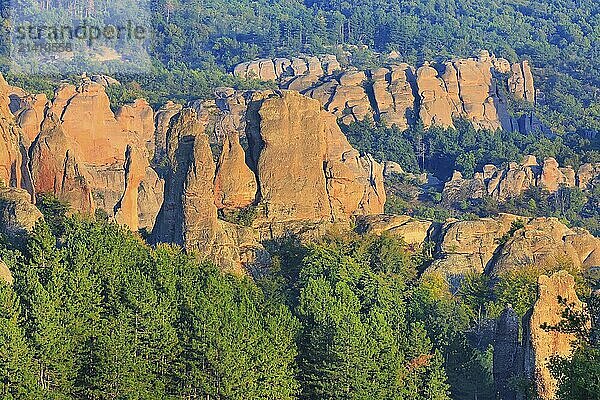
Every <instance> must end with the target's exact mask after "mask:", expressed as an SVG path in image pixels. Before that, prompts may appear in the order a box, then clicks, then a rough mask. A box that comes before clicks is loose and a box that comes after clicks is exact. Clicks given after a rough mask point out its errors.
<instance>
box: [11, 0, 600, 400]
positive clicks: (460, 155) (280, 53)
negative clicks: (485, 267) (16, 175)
mask: <svg viewBox="0 0 600 400" xmlns="http://www.w3.org/2000/svg"><path fill="white" fill-rule="evenodd" d="M109 3H111V2H110V1H109V0H106V1H98V0H86V1H81V0H65V1H63V0H47V1H46V0H45V1H40V0H13V2H12V4H13V6H14V5H18V7H19V9H20V10H27V12H30V13H31V15H37V14H38V13H40V17H39V18H40V19H41V20H40V21H39V22H40V23H50V24H51V23H57V22H58V21H61V20H62V19H63V18H66V17H68V18H73V17H77V18H81V19H82V20H83V19H89V18H91V19H96V20H102V19H103V18H110V17H111V15H110V13H111V12H113V11H114V10H115V8H114V4H110V6H109ZM55 5H56V6H58V5H60V6H63V7H64V9H66V10H68V11H66V14H60V13H56V14H52V13H47V12H46V11H48V10H51V9H52V8H53V6H55ZM116 9H118V12H119V13H121V14H124V15H128V14H131V16H132V18H133V19H135V17H136V16H139V15H140V13H141V12H142V11H147V12H148V13H149V17H150V19H151V25H152V27H153V37H152V42H151V44H152V45H151V47H150V49H149V50H150V56H151V61H152V64H151V69H150V70H149V71H148V72H147V73H144V74H127V73H115V74H112V75H114V77H115V78H117V79H118V80H119V82H120V85H114V86H109V87H107V88H106V92H107V93H108V95H109V97H110V101H111V107H112V108H113V111H114V110H116V109H117V107H119V106H121V105H123V104H125V103H129V102H131V101H132V100H134V99H136V98H145V99H148V101H149V103H150V105H152V106H153V107H154V109H155V110H156V109H158V108H159V107H160V106H161V105H163V104H164V103H165V102H166V101H168V100H173V101H175V102H176V103H180V104H186V103H187V102H189V101H193V100H197V99H206V98H209V97H211V96H212V94H213V92H214V90H215V89H216V88H218V87H223V86H227V87H233V88H235V89H240V90H243V89H264V88H273V87H275V84H274V83H273V82H260V81H257V80H253V79H248V80H243V79H240V78H238V77H234V76H233V74H232V70H233V68H234V66H235V65H237V64H238V63H241V62H245V61H249V60H255V59H257V58H261V57H294V56H298V55H299V54H309V55H316V54H334V55H336V56H338V58H339V60H340V61H341V63H342V64H343V66H344V67H350V68H351V67H357V68H359V69H369V68H375V67H378V66H381V65H384V64H385V62H386V55H387V54H389V53H390V52H396V53H397V54H398V56H399V57H398V58H399V60H401V61H405V62H408V63H411V64H413V65H421V64H422V63H423V62H425V61H443V60H447V59H449V58H452V57H470V56H472V55H473V54H476V53H477V52H478V51H480V50H484V49H485V50H489V51H490V52H492V53H494V54H495V55H496V56H498V57H504V58H506V59H507V60H509V61H510V62H517V61H521V60H524V59H526V60H529V61H530V62H531V65H532V67H533V75H534V77H535V82H536V88H537V90H539V92H540V93H541V94H542V96H540V101H539V102H538V104H536V105H535V108H533V106H531V105H529V106H528V105H524V104H513V105H511V106H514V108H515V109H516V111H524V109H526V110H525V111H527V112H533V113H534V114H535V116H536V117H537V118H539V120H540V121H541V123H543V125H544V126H545V127H547V128H548V129H549V131H550V132H551V133H550V134H546V133H547V132H539V131H533V132H528V133H519V132H505V131H501V130H499V131H496V132H491V131H487V130H476V129H475V128H474V127H473V126H472V125H471V124H470V123H467V122H466V121H462V120H459V121H455V126H454V127H451V128H441V127H436V126H434V127H431V128H430V129H425V128H424V127H423V126H422V125H420V124H415V125H414V126H411V127H409V128H408V129H406V130H400V129H398V128H397V127H396V126H392V127H388V126H383V125H382V124H380V123H378V122H375V121H372V120H369V119H365V120H364V121H360V122H356V123H353V124H350V125H343V126H341V128H342V131H343V133H344V134H345V136H346V137H347V138H348V140H349V142H350V144H351V145H352V146H354V148H356V149H357V150H358V151H359V152H360V154H361V155H363V154H365V153H369V154H372V155H373V157H374V160H377V161H380V162H383V161H386V160H387V161H393V162H396V163H398V164H399V165H401V166H402V167H403V168H404V170H405V171H406V172H408V173H410V174H414V175H413V177H414V176H416V175H418V174H420V173H429V174H431V175H435V176H436V177H437V178H438V179H439V180H440V182H442V181H443V182H445V181H447V180H448V179H449V178H450V177H451V176H452V172H453V171H454V170H456V171H460V172H461V173H462V175H464V176H465V177H467V178H471V177H473V176H474V175H475V174H476V172H477V171H480V170H481V169H482V168H483V167H484V165H486V164H490V163H491V164H496V165H506V164H508V163H510V162H513V161H515V160H521V159H522V158H523V157H524V156H526V155H528V154H534V155H536V156H537V157H538V158H539V159H540V160H541V159H543V158H545V157H553V158H556V159H557V160H558V162H559V164H560V165H561V166H564V165H572V166H575V167H578V166H580V165H582V164H583V163H599V162H600V134H599V132H600V100H599V99H600V2H598V1H594V0H479V1H474V0H419V1H417V0H388V1H383V0H346V1H341V0H227V1H225V0H151V1H150V2H149V3H148V4H143V5H141V4H140V3H139V2H137V1H134V0H121V1H119V2H118V7H117V8H116ZM0 10H1V11H2V25H1V27H0V35H1V38H0V72H2V74H3V76H5V77H6V80H7V81H8V82H9V83H10V84H11V85H15V86H19V87H22V88H24V89H25V90H26V91H29V92H32V93H45V94H46V95H47V96H48V98H49V99H52V98H53V95H54V90H55V88H56V87H57V85H58V84H59V83H61V82H78V79H80V78H81V76H75V75H70V74H65V73H63V71H59V70H54V71H48V73H46V74H43V75H28V74H19V73H13V72H11V71H10V68H9V65H10V60H9V56H8V52H9V48H8V47H9V43H8V42H9V40H8V37H9V31H10V25H11V22H10V15H9V14H10V2H9V1H8V0H0ZM41 11H44V13H43V17H42V16H41V15H42V14H41ZM44 19H45V20H44ZM348 54H351V56H348ZM77 62H78V63H79V66H80V70H81V72H85V71H86V69H87V68H90V67H91V66H94V62H95V61H94V60H92V59H86V58H85V57H82V58H81V59H78V60H77ZM106 73H107V74H108V73H110V71H108V70H107V71H106ZM528 107H529V108H528ZM107 109H108V106H107ZM0 139H1V138H0ZM188 144H189V143H188ZM238 145H239V143H238ZM0 158H1V157H0ZM153 167H156V166H153ZM159 167H160V166H159ZM185 172H187V171H185ZM185 172H184V174H185ZM406 176H408V175H403V177H396V178H391V179H389V180H387V181H386V185H387V186H386V190H387V191H388V192H387V193H388V198H387V202H386V204H385V207H386V208H385V211H386V212H387V213H391V214H410V215H411V216H412V217H417V218H423V219H428V220H432V221H436V222H439V223H440V224H441V223H442V222H443V221H446V220H447V219H448V218H450V217H453V218H454V217H456V218H458V219H460V220H462V221H472V220H476V219H477V218H480V217H490V216H497V215H498V213H503V212H507V213H514V214H518V215H522V216H523V215H524V216H527V217H538V216H543V217H556V218H557V220H560V221H561V222H562V223H564V224H565V225H566V226H568V227H569V228H577V229H578V228H580V227H583V228H585V229H587V230H588V231H589V232H591V234H592V235H595V236H598V235H599V234H600V185H597V186H596V187H595V188H593V189H592V190H589V191H586V192H585V193H584V192H583V191H582V190H580V189H579V188H577V187H569V188H567V187H561V188H560V189H559V190H557V191H556V192H555V193H549V192H547V191H543V190H538V189H535V188H534V189H531V190H527V191H525V192H524V193H522V194H520V195H519V196H518V197H514V198H511V199H510V200H509V201H506V202H503V203H499V202H495V201H491V200H489V199H484V200H481V201H470V200H467V199H465V200H464V201H461V202H459V203H458V204H452V206H448V205H443V204H442V203H441V195H442V194H441V191H440V190H437V191H436V190H431V192H426V193H419V201H417V202H415V201H413V200H414V198H416V197H417V196H412V197H411V196H410V195H409V194H410V193H409V192H410V191H411V190H416V189H415V188H416V187H417V186H419V185H417V184H416V183H414V182H413V181H410V179H408V178H405V177H406ZM182 179H183V178H182ZM443 182H442V183H443ZM0 186H2V182H0ZM36 200H37V203H36V206H37V207H38V208H39V209H40V210H41V212H42V213H43V214H44V218H43V219H42V220H40V221H39V222H38V223H37V224H36V226H35V228H34V229H33V230H32V231H31V232H28V233H24V234H23V235H19V236H15V235H12V236H11V235H4V234H2V233H0V260H2V262H3V263H5V264H6V265H7V267H8V269H9V270H10V273H11V275H12V278H13V279H14V282H13V284H5V283H4V281H3V280H2V279H0V399H7V400H16V399H32V400H37V399H50V400H69V399H94V400H96V399H189V400H192V399H205V400H224V399H273V400H275V399H278V400H279V399H282V400H283V399H303V400H304V399H306V400H309V399H310V400H320V399H329V400H359V399H361V400H362V399H397V400H411V399H414V400H445V399H460V400H463V399H464V400H496V399H498V397H497V396H498V395H497V391H496V388H495V386H494V382H493V345H494V343H493V342H492V341H491V340H490V339H489V338H490V337H491V336H492V335H493V331H494V321H496V320H497V319H498V317H499V316H500V315H501V314H502V312H503V310H505V307H506V305H507V304H510V305H511V307H512V309H514V312H515V318H517V317H518V318H519V320H521V318H522V317H524V316H525V315H526V314H527V312H528V311H529V310H530V309H531V308H532V306H533V305H534V302H535V301H536V298H537V297H536V296H537V293H536V291H537V287H538V276H539V275H540V273H541V272H543V273H546V274H551V273H553V272H556V271H558V270H567V271H569V272H570V273H572V275H573V276H574V277H575V282H576V285H577V294H578V295H579V296H580V298H581V299H582V300H585V301H587V302H588V309H587V310H588V311H589V313H578V312H576V311H573V310H571V309H570V308H569V306H570V305H569V304H564V306H565V313H564V324H561V326H558V327H551V328H549V329H555V330H560V331H567V332H569V333H571V334H573V335H574V337H576V341H575V342H574V346H573V349H574V350H573V355H572V357H571V358H561V357H555V358H552V359H551V360H550V364H551V370H552V374H553V377H554V378H555V379H556V380H557V385H558V389H557V390H558V395H559V398H560V400H598V399H600V347H599V343H600V340H598V337H600V334H599V333H598V332H597V329H598V326H599V325H600V323H599V322H595V323H594V324H592V322H594V321H590V319H589V318H590V317H589V315H599V314H600V304H597V299H598V298H600V296H596V297H595V298H594V297H593V296H592V293H593V291H594V290H596V291H598V289H599V288H600V283H599V280H598V277H597V276H596V277H590V276H589V275H586V274H584V273H583V272H582V271H581V270H578V269H577V268H575V267H574V266H573V265H571V264H569V263H568V262H565V263H556V265H552V266H551V267H549V268H547V269H546V270H544V271H538V270H535V271H534V270H530V269H527V268H522V269H521V270H519V271H511V272H510V273H506V274H503V275H500V276H490V275H487V274H465V276H463V279H462V281H461V283H460V285H458V286H454V285H452V284H451V282H448V281H447V280H446V279H445V278H444V277H442V276H439V275H436V274H425V273H424V271H425V269H426V268H427V267H428V266H430V265H431V264H432V261H433V257H434V253H435V252H436V251H438V250H439V249H437V248H434V247H435V244H432V242H424V244H423V245H422V246H415V245H414V244H408V243H407V242H406V241H404V240H403V239H402V238H401V237H398V236H393V235H391V234H386V233H383V234H381V235H375V234H371V233H368V234H359V233H356V232H357V231H359V229H354V230H352V231H351V232H347V231H344V232H341V231H340V232H336V231H335V230H333V231H331V232H329V233H327V235H324V237H320V238H319V239H316V240H314V241H300V240H296V239H295V238H294V237H285V238H282V239H278V240H271V241H268V242H267V243H264V246H265V247H266V250H267V251H268V253H269V254H270V256H271V257H272V259H271V260H270V261H271V262H270V266H269V268H267V269H265V270H262V271H259V273H256V274H253V276H250V275H248V276H239V275H232V274H228V273H224V272H223V271H222V270H221V269H220V268H219V266H218V265H214V264H213V263H211V262H209V261H201V260H202V259H203V257H202V256H203V255H202V254H195V253H193V252H186V251H185V250H183V249H182V248H181V247H179V246H176V245H171V244H158V245H155V246H151V245H149V244H148V241H147V240H146V239H147V237H146V235H145V234H144V232H131V231H130V230H128V229H126V228H125V227H122V226H119V225H117V224H116V223H114V222H112V221H109V219H108V218H106V216H105V215H101V213H97V214H96V215H95V218H94V217H93V216H89V215H88V216H84V215H78V214H77V213H73V212H69V205H68V204H65V203H64V202H61V201H59V200H57V199H56V198H54V197H52V196H39V197H38V198H37V199H36ZM211 201H212V200H211ZM251 211H252V210H251ZM215 212H216V211H215ZM221 217H222V216H221V215H220V216H219V218H221ZM242 217H243V216H242ZM242 217H240V218H242ZM215 218H216V217H215ZM228 222H230V221H228ZM234 222H240V221H234ZM238 225H244V224H243V223H240V224H238ZM509 225H510V224H509ZM523 227H524V225H523V223H522V221H520V220H518V221H517V222H513V225H512V226H510V228H509V229H510V230H509V231H508V233H506V235H504V236H503V237H501V238H500V239H498V240H496V242H495V243H494V245H495V246H497V247H498V248H501V246H502V245H503V244H505V243H506V242H507V241H508V240H510V238H511V235H513V234H514V233H515V232H516V231H518V230H519V229H522V228H523ZM353 228H357V227H356V226H353ZM146 233H147V232H146ZM261 245H262V244H261ZM496 256H498V254H494V257H496ZM0 272H1V271H0ZM511 385H512V387H514V388H517V389H518V391H519V393H520V394H522V395H523V396H524V397H523V399H528V400H529V399H531V400H533V399H535V398H536V397H534V391H533V389H532V387H531V382H530V381H527V380H525V379H523V380H522V381H521V380H519V381H514V382H511Z"/></svg>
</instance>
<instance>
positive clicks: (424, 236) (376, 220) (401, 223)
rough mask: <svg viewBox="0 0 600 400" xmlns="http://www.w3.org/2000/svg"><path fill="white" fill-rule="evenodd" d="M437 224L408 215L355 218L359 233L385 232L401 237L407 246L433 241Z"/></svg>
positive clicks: (377, 233)
mask: <svg viewBox="0 0 600 400" xmlns="http://www.w3.org/2000/svg"><path fill="white" fill-rule="evenodd" d="M436 228H437V224H435V223H433V222H432V221H426V220H418V219H415V218H412V217H409V216H408V215H390V214H379V215H366V216H361V217H359V218H357V230H358V232H359V233H372V234H375V235H379V234H381V233H383V232H387V233H389V234H391V235H393V236H397V237H401V238H402V239H403V240H404V241H405V242H406V243H407V244H409V245H421V244H423V243H424V242H425V241H433V240H434V237H435V230H436Z"/></svg>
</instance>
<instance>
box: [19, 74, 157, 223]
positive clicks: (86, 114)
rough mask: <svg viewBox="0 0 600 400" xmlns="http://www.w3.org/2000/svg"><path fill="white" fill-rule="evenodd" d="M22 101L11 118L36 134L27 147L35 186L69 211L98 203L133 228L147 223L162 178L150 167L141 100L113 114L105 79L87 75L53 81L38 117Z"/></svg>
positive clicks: (151, 144) (150, 132)
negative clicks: (50, 94) (77, 80)
mask: <svg viewBox="0 0 600 400" xmlns="http://www.w3.org/2000/svg"><path fill="white" fill-rule="evenodd" d="M29 97H31V96H28V97H26V98H25V99H28V98H29ZM35 97H36V96H34V98H35ZM23 101H24V104H25V106H23V107H21V109H20V111H18V115H19V119H18V122H20V123H23V124H25V125H24V128H27V129H28V132H29V135H30V137H35V140H33V143H32V145H31V148H30V151H29V152H30V154H31V161H30V165H29V169H30V170H31V173H32V179H33V180H34V184H33V186H34V188H35V191H36V192H37V193H49V194H52V195H54V196H56V197H57V198H59V199H61V200H63V201H66V202H68V203H69V204H70V205H71V209H72V211H73V212H79V213H83V214H88V215H91V214H93V213H94V212H95V210H97V209H100V210H103V211H104V212H105V213H106V214H107V215H108V216H109V217H111V218H113V217H114V218H116V219H117V221H119V222H121V223H124V224H126V225H128V226H129V227H130V228H131V229H133V230H137V229H140V228H144V229H150V230H151V228H152V226H153V224H154V219H155V217H156V214H157V213H158V210H159V209H160V204H161V203H162V186H163V184H162V182H161V181H160V179H159V177H158V175H157V174H156V172H155V171H154V170H153V169H152V168H151V167H150V159H151V158H152V155H153V151H154V148H155V140H154V119H153V114H154V112H153V110H152V108H151V107H150V106H149V105H148V103H147V102H146V101H144V100H137V101H135V102H134V103H133V104H131V105H125V106H123V107H122V108H120V109H119V110H118V111H117V114H116V116H115V114H113V112H112V111H111V109H110V102H109V99H108V96H107V95H106V92H105V90H104V87H103V86H102V85H99V84H96V83H93V82H91V81H84V83H82V84H81V85H79V86H74V85H62V86H61V87H60V88H58V90H57V91H56V93H55V97H54V99H53V101H52V102H51V103H49V104H47V105H46V106H45V112H44V113H42V114H41V115H42V116H43V117H42V119H41V120H40V112H39V110H36V108H35V105H30V106H28V104H30V103H31V102H27V101H25V100H23ZM25 115H30V116H29V117H27V118H25V117H24V116H25ZM31 120H33V122H28V121H31ZM38 124H39V129H37V132H36V127H37V126H38ZM34 132H35V136H34Z"/></svg>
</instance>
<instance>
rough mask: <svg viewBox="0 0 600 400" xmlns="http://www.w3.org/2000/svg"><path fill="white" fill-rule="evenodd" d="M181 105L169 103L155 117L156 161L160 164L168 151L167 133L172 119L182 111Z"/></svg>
mask: <svg viewBox="0 0 600 400" xmlns="http://www.w3.org/2000/svg"><path fill="white" fill-rule="evenodd" d="M181 108H182V106H181V104H176V103H173V102H172V101H168V102H167V103H166V104H165V105H164V106H162V107H161V108H160V109H159V110H158V111H157V112H156V114H155V116H154V125H155V130H154V135H155V136H154V145H155V153H154V159H155V160H156V161H158V162H160V161H161V160H162V159H163V157H164V155H165V152H166V151H167V132H168V130H169V124H170V123H171V119H172V118H173V117H174V116H175V115H177V113H179V112H180V111H181Z"/></svg>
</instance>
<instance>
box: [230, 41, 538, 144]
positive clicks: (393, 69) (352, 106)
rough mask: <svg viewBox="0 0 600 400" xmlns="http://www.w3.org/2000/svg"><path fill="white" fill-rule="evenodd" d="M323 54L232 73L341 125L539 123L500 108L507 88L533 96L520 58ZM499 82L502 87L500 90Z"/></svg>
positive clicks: (245, 66)
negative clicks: (366, 64)
mask: <svg viewBox="0 0 600 400" xmlns="http://www.w3.org/2000/svg"><path fill="white" fill-rule="evenodd" d="M327 60H328V61H325V58H324V57H320V58H318V57H303V58H299V59H293V60H282V59H278V60H257V61H252V62H247V63H242V64H240V65H238V66H237V67H236V68H235V69H234V75H236V76H238V77H241V78H257V79H262V80H272V81H276V82H278V83H279V86H280V87H281V88H285V89H291V90H297V91H299V92H301V93H303V94H305V95H307V96H310V97H312V98H315V99H317V100H319V101H320V102H321V104H322V105H323V107H324V108H325V109H326V110H327V111H329V112H331V113H333V114H335V115H336V116H337V117H338V118H340V119H341V120H342V122H344V123H345V124H349V123H352V122H355V121H361V120H363V119H365V118H371V119H373V120H374V121H382V122H384V123H385V124H387V125H389V126H391V125H397V126H398V127H399V128H400V129H406V128H408V127H409V126H411V125H412V124H414V123H416V122H417V120H419V119H420V120H421V121H422V122H423V125H424V126H425V127H430V126H433V125H437V126H442V127H451V126H453V125H454V122H453V121H454V120H455V119H457V118H464V119H467V120H469V121H471V122H472V123H473V125H474V126H475V127H476V128H477V129H489V130H497V129H505V130H509V131H512V130H520V131H522V132H524V133H528V132H531V131H532V130H534V129H541V128H543V127H542V126H541V125H540V124H539V123H538V122H539V121H537V120H536V121H534V120H533V119H532V118H518V119H515V118H512V117H511V116H509V114H508V111H507V103H508V99H507V98H506V96H505V94H504V93H506V92H508V93H509V94H510V95H512V96H514V97H515V98H517V99H524V100H526V101H529V102H532V103H533V102H535V89H534V87H533V77H532V74H531V68H530V67H529V64H528V63H527V62H526V61H524V62H522V63H517V64H514V65H512V66H511V64H510V63H509V62H508V61H507V60H505V59H503V58H496V57H495V56H493V55H490V54H489V53H488V52H487V51H482V52H481V53H480V54H479V56H478V57H476V58H469V59H453V60H450V61H447V62H445V63H441V64H430V63H427V62H426V63H425V64H424V65H422V66H420V67H419V68H414V67H411V66H409V65H408V64H405V63H398V62H396V61H394V60H389V62H390V64H389V65H388V66H386V67H382V68H377V69H373V70H368V71H357V70H353V69H346V70H342V71H338V70H339V69H340V68H339V63H337V61H335V58H334V57H333V56H331V57H329V58H328V59H327ZM331 65H333V67H330V66H331ZM507 77H508V78H507ZM499 85H501V86H504V88H505V89H507V90H500V88H499ZM528 117H531V116H528ZM534 125H535V126H534ZM538 125H539V126H538Z"/></svg>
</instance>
